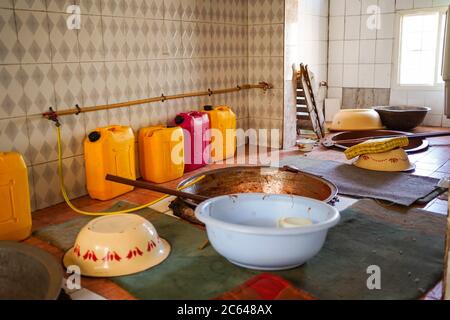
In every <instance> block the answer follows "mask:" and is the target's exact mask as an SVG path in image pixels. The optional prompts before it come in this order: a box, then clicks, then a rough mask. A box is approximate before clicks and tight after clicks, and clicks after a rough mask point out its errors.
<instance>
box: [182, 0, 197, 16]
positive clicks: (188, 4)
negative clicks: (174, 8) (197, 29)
mask: <svg viewBox="0 0 450 320" xmlns="http://www.w3.org/2000/svg"><path fill="white" fill-rule="evenodd" d="M181 12H182V14H181V20H183V21H194V20H195V0H182V1H181Z"/></svg>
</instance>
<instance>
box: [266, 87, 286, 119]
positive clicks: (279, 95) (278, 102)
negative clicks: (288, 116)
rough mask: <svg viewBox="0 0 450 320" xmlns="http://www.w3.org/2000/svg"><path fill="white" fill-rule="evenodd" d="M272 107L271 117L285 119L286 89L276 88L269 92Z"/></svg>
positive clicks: (270, 110)
mask: <svg viewBox="0 0 450 320" xmlns="http://www.w3.org/2000/svg"><path fill="white" fill-rule="evenodd" d="M268 95H269V102H270V109H269V118H271V119H277V120H283V113H284V91H283V89H274V90H270V92H268Z"/></svg>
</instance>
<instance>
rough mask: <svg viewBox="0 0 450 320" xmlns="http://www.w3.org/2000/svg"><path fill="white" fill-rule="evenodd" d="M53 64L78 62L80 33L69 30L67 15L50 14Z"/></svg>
mask: <svg viewBox="0 0 450 320" xmlns="http://www.w3.org/2000/svg"><path fill="white" fill-rule="evenodd" d="M48 17H49V30H50V47H51V52H52V62H56V63H58V62H78V61H79V52H78V31H77V30H69V29H68V28H67V19H68V17H69V14H66V13H49V14H48Z"/></svg>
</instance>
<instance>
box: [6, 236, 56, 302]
mask: <svg viewBox="0 0 450 320" xmlns="http://www.w3.org/2000/svg"><path fill="white" fill-rule="evenodd" d="M62 281H63V271H62V267H61V265H60V264H59V263H58V261H57V260H56V259H55V258H54V257H53V256H52V255H50V254H49V253H47V252H45V251H42V250H40V249H38V248H35V247H32V246H29V245H25V244H20V243H15V242H7V241H0V300H56V299H57V298H58V296H59V294H60V292H61V287H62Z"/></svg>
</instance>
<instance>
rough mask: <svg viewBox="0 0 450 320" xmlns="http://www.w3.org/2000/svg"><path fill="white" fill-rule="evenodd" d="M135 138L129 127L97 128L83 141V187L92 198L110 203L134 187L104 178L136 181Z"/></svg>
mask: <svg viewBox="0 0 450 320" xmlns="http://www.w3.org/2000/svg"><path fill="white" fill-rule="evenodd" d="M134 144H135V137H134V134H133V130H132V129H131V128H130V127H124V126H109V127H105V128H97V129H96V130H95V131H93V132H91V133H90V134H89V136H88V137H87V138H86V139H85V140H84V159H85V163H86V185H87V190H88V193H89V195H90V197H91V198H93V199H97V200H102V201H106V200H110V199H113V198H116V197H118V196H120V195H122V194H125V193H127V192H130V191H133V190H134V187H130V186H126V185H123V184H119V183H115V182H110V181H106V179H105V178H106V175H108V174H112V175H115V176H119V177H123V178H127V179H132V180H135V179H136V164H135V153H134V151H135V150H134V148H135V146H134Z"/></svg>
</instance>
